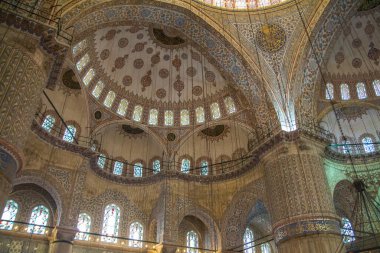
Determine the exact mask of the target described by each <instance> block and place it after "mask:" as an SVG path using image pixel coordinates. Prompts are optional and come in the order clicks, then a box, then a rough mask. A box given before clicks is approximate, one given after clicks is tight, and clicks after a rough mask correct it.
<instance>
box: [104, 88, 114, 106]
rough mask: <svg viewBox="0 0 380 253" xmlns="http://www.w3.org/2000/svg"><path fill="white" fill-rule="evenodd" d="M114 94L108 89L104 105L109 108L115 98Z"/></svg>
mask: <svg viewBox="0 0 380 253" xmlns="http://www.w3.org/2000/svg"><path fill="white" fill-rule="evenodd" d="M115 97H116V94H115V92H113V91H112V90H110V91H109V92H108V94H107V96H106V99H104V103H103V104H104V105H105V106H106V107H108V108H110V107H111V106H112V104H113V101H114V100H115Z"/></svg>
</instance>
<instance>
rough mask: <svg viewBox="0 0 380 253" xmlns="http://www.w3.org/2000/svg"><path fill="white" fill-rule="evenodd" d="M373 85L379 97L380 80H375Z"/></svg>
mask: <svg viewBox="0 0 380 253" xmlns="http://www.w3.org/2000/svg"><path fill="white" fill-rule="evenodd" d="M372 85H373V89H374V90H375V95H376V96H377V97H379V96H380V80H374V81H373V82H372Z"/></svg>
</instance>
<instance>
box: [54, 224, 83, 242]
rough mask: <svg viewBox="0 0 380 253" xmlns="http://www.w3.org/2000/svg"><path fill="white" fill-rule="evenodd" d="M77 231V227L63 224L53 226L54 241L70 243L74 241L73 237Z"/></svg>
mask: <svg viewBox="0 0 380 253" xmlns="http://www.w3.org/2000/svg"><path fill="white" fill-rule="evenodd" d="M77 232H78V229H77V228H74V227H65V226H59V227H55V228H54V230H53V238H54V242H67V243H72V241H74V238H75V235H76V234H77Z"/></svg>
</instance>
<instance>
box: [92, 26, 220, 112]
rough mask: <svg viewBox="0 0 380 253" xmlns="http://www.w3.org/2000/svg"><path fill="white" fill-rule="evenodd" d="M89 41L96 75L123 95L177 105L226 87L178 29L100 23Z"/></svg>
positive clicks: (217, 91)
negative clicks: (99, 26) (103, 24)
mask: <svg viewBox="0 0 380 253" xmlns="http://www.w3.org/2000/svg"><path fill="white" fill-rule="evenodd" d="M90 41H91V43H90V44H91V45H90V48H91V49H90V51H89V54H90V59H91V61H92V63H93V65H94V67H95V71H96V73H97V74H96V75H97V76H98V77H99V78H100V79H101V80H102V81H103V82H104V83H106V84H107V86H108V88H109V89H110V90H113V91H115V92H116V93H117V94H118V95H119V96H122V97H125V98H127V99H128V98H129V99H130V100H134V101H136V100H137V99H140V98H144V99H146V101H149V102H153V103H158V104H159V105H162V103H165V105H168V103H169V105H170V104H171V103H173V104H181V103H186V102H188V101H194V100H200V99H202V98H210V97H211V96H217V97H219V95H220V96H222V95H223V94H225V92H223V91H225V90H226V89H227V82H226V80H225V78H224V77H223V76H222V74H221V73H220V71H219V70H218V69H217V68H216V67H215V66H214V65H213V64H212V63H210V61H209V59H207V57H204V56H202V54H201V52H200V51H199V50H198V49H197V48H196V46H195V45H193V44H192V42H191V40H190V39H188V38H185V37H184V36H183V35H181V34H180V32H179V31H178V30H175V29H172V28H170V29H167V28H163V29H161V28H155V27H153V26H150V27H140V26H116V27H106V28H103V29H99V30H97V31H96V32H95V33H94V34H93V35H92V38H91V39H90ZM159 105H158V106H159Z"/></svg>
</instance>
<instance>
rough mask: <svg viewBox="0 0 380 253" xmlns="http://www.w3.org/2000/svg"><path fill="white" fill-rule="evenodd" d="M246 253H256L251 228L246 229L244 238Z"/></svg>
mask: <svg viewBox="0 0 380 253" xmlns="http://www.w3.org/2000/svg"><path fill="white" fill-rule="evenodd" d="M243 243H244V253H254V252H255V248H254V247H253V245H254V244H253V232H252V230H250V229H249V228H247V229H245V233H244V238H243Z"/></svg>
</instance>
